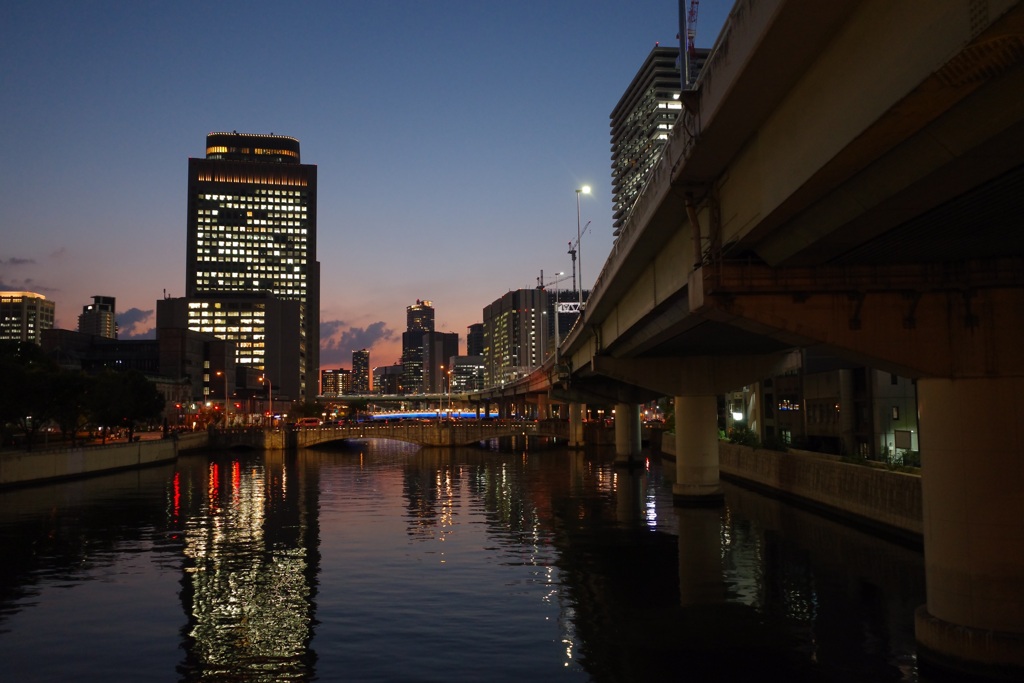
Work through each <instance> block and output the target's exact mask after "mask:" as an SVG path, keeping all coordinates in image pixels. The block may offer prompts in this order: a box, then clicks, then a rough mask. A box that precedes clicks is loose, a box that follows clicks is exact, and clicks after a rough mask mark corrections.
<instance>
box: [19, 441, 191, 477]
mask: <svg viewBox="0 0 1024 683" xmlns="http://www.w3.org/2000/svg"><path fill="white" fill-rule="evenodd" d="M177 456H178V448H177V444H176V443H175V441H174V440H171V439H164V440H159V441H139V442H136V443H124V444H110V445H107V446H83V447H78V448H59V449H49V450H38V451H17V452H13V453H4V454H0V487H4V486H16V485H19V484H28V483H35V482H42V481H51V480H56V479H68V478H71V477H81V476H86V475H90V474H97V473H99V472H109V471H113V470H121V469H127V468H131V467H145V466H147V465H155V464H157V463H162V462H168V461H171V460H174V459H175V458H176V457H177Z"/></svg>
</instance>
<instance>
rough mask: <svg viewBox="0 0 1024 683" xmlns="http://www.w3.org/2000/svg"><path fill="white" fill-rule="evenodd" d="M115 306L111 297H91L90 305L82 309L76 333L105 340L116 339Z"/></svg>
mask: <svg viewBox="0 0 1024 683" xmlns="http://www.w3.org/2000/svg"><path fill="white" fill-rule="evenodd" d="M116 311H117V305H116V301H115V299H114V297H112V296H93V298H92V303H91V304H88V305H87V306H83V307H82V313H81V314H80V315H79V316H78V331H79V332H82V333H83V334H95V335H96V336H99V337H106V338H107V339H117V313H116Z"/></svg>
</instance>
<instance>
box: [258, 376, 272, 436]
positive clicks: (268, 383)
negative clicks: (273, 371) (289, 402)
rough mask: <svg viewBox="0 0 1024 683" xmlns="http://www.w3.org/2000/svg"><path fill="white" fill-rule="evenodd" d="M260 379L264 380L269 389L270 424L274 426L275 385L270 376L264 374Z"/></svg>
mask: <svg viewBox="0 0 1024 683" xmlns="http://www.w3.org/2000/svg"><path fill="white" fill-rule="evenodd" d="M260 381H261V382H264V383H265V384H266V385H267V388H268V389H269V393H268V400H269V401H270V426H271V427H273V426H274V385H273V384H272V383H271V381H270V378H269V377H266V376H263V377H260Z"/></svg>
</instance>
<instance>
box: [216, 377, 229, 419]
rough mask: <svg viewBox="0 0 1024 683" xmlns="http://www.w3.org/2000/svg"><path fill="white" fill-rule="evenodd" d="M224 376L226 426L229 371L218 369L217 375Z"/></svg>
mask: <svg viewBox="0 0 1024 683" xmlns="http://www.w3.org/2000/svg"><path fill="white" fill-rule="evenodd" d="M221 375H223V376H224V426H225V427H227V426H228V372H227V370H218V371H217V376H218V377H220V376H221Z"/></svg>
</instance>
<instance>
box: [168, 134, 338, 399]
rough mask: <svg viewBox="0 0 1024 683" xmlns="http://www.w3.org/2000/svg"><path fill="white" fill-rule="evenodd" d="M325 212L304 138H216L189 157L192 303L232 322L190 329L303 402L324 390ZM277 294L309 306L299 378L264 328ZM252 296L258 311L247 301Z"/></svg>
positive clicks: (192, 324)
mask: <svg viewBox="0 0 1024 683" xmlns="http://www.w3.org/2000/svg"><path fill="white" fill-rule="evenodd" d="M316 206H317V167H316V166H314V165H309V164H303V163H301V160H300V156H299V141H298V140H296V139H295V138H291V137H286V136H281V135H252V134H240V133H210V134H209V135H208V136H207V137H206V157H205V158H202V159H197V158H192V159H189V162H188V216H187V222H188V246H187V257H186V282H185V293H186V298H188V299H189V300H190V301H192V302H193V303H200V302H201V303H203V304H205V308H204V309H203V310H205V311H206V312H207V313H208V314H209V315H208V317H209V318H212V317H218V318H223V319H224V320H223V324H214V323H212V322H211V323H210V324H207V323H206V322H204V321H203V320H202V319H201V316H191V315H190V319H189V329H195V330H198V331H201V332H210V333H212V334H215V335H217V336H220V337H222V338H225V339H232V340H233V341H235V343H236V347H237V350H238V362H239V363H240V364H244V365H247V366H249V367H253V368H257V369H258V370H259V371H260V372H263V373H266V375H267V377H268V379H269V380H271V381H272V382H273V383H274V385H275V387H276V386H277V385H279V384H280V385H281V386H282V387H289V386H292V387H294V388H295V391H294V393H292V394H291V396H292V398H298V399H301V400H311V399H312V398H313V397H314V396H315V394H316V393H317V386H316V378H317V374H318V373H319V362H320V358H319V356H320V349H319V338H320V332H319V328H320V264H319V262H318V261H317V250H316V244H317V238H316V237H317V236H316ZM268 296H270V297H273V298H275V299H278V300H281V301H294V302H298V304H299V316H298V321H297V325H298V329H297V330H296V335H297V338H298V342H299V343H298V347H297V353H298V369H297V375H296V376H295V377H291V376H290V373H291V372H292V371H291V370H290V369H289V368H286V367H283V366H282V365H280V364H279V363H278V359H275V358H272V357H269V356H268V355H267V348H268V345H269V344H270V340H268V339H267V334H268V333H269V332H270V330H268V329H267V328H265V327H261V326H260V325H259V324H258V323H257V322H255V321H256V319H257V318H258V317H259V314H260V310H261V307H265V306H266V305H268V304H267V299H266V297H268ZM246 297H251V303H252V305H247V304H246V305H243V303H244V302H243V299H244V298H246ZM221 299H225V300H227V299H230V300H231V301H233V302H234V304H233V306H227V307H225V306H221V305H219V302H220V300H221ZM191 305H192V304H190V306H191ZM196 311H197V313H201V312H202V311H200V310H199V308H198V307H197V309H196ZM214 311H219V313H218V315H217V316H214ZM220 313H222V314H223V315H220ZM283 333H284V334H290V331H288V330H284V331H283ZM284 346H288V347H290V346H291V344H285V345H284ZM285 373H288V374H287V375H286V374H285Z"/></svg>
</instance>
